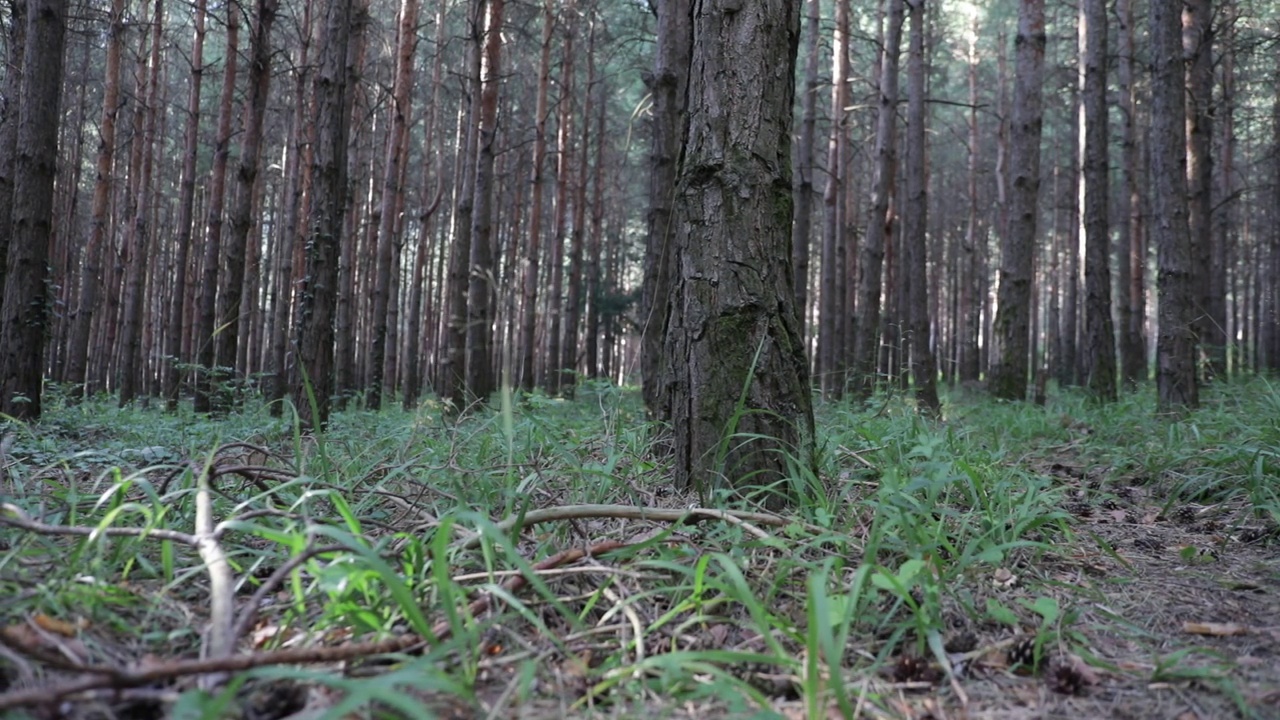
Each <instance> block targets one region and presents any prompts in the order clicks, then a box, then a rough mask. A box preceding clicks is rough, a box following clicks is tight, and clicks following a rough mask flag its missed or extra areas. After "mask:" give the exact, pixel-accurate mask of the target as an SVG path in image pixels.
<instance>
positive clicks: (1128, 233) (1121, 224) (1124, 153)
mask: <svg viewBox="0 0 1280 720" xmlns="http://www.w3.org/2000/svg"><path fill="white" fill-rule="evenodd" d="M1115 13H1116V21H1117V22H1116V26H1117V29H1118V30H1119V32H1118V33H1117V39H1116V55H1117V58H1116V60H1117V63H1116V80H1117V83H1118V88H1117V93H1118V95H1119V99H1120V103H1119V105H1120V122H1121V125H1120V127H1121V134H1120V147H1121V151H1120V152H1121V172H1120V188H1119V191H1118V192H1117V193H1116V200H1117V201H1118V202H1117V204H1116V218H1117V219H1118V222H1117V223H1116V246H1117V249H1118V251H1119V252H1117V254H1116V258H1117V262H1116V281H1117V282H1116V286H1117V288H1118V289H1119V292H1120V297H1119V298H1118V302H1117V303H1116V305H1117V308H1118V309H1119V313H1118V315H1119V317H1118V320H1119V323H1120V377H1121V379H1122V380H1123V382H1124V385H1125V387H1127V388H1133V387H1136V386H1137V384H1138V383H1139V382H1141V381H1142V380H1144V379H1146V375H1147V372H1146V367H1147V362H1146V348H1145V347H1144V345H1145V343H1144V342H1143V339H1142V317H1141V315H1140V314H1138V309H1137V308H1135V307H1134V302H1133V294H1132V291H1131V288H1132V286H1133V278H1134V274H1135V271H1136V272H1137V273H1138V276H1139V277H1141V272H1142V268H1141V267H1135V260H1137V261H1139V262H1141V261H1142V260H1144V253H1142V252H1141V244H1142V239H1141V237H1140V234H1139V233H1138V227H1137V223H1136V221H1135V213H1136V212H1137V211H1138V210H1139V206H1140V201H1139V200H1138V197H1137V193H1138V192H1139V189H1138V164H1139V163H1138V118H1137V116H1136V114H1137V106H1136V103H1135V98H1134V93H1135V91H1134V79H1133V66H1134V63H1135V58H1134V47H1133V0H1116V4H1115ZM1135 248H1136V251H1135ZM1140 290H1141V288H1140Z"/></svg>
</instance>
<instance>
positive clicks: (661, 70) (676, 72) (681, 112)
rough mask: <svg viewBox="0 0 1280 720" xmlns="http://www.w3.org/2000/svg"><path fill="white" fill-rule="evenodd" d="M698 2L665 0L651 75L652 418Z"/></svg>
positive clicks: (648, 403)
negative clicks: (694, 5) (672, 220)
mask: <svg viewBox="0 0 1280 720" xmlns="http://www.w3.org/2000/svg"><path fill="white" fill-rule="evenodd" d="M693 2H694V0H662V1H661V2H658V3H655V7H656V11H657V16H658V17H657V35H658V36H657V42H656V44H655V46H654V53H653V74H652V75H651V76H650V77H649V78H647V84H648V86H649V92H650V93H652V94H653V111H652V114H651V116H652V123H653V125H652V129H651V134H650V137H651V141H650V143H651V144H650V146H649V213H648V216H647V217H646V218H645V220H646V222H645V230H646V235H645V247H644V288H643V298H642V301H641V309H640V317H641V331H642V333H643V335H642V336H641V340H640V377H641V379H642V380H643V383H644V405H645V407H646V408H647V409H648V411H649V414H650V416H653V417H667V416H668V415H669V414H670V412H671V410H670V408H667V407H664V406H663V405H662V403H663V402H664V401H665V399H666V398H667V397H668V393H667V389H666V388H664V387H663V386H662V378H663V377H664V376H665V375H666V372H667V371H666V368H665V363H664V362H663V361H664V359H665V358H664V356H663V346H664V343H665V338H666V333H667V327H666V322H667V304H666V303H667V300H668V296H669V295H670V287H671V273H672V265H673V264H674V263H673V258H672V256H671V252H670V249H671V242H672V233H673V232H674V227H673V226H672V225H671V212H672V205H673V203H674V200H675V187H676V173H677V171H678V166H677V162H678V161H679V155H680V143H681V133H682V132H683V131H684V119H685V108H686V107H687V103H688V98H687V97H686V87H687V84H688V81H689V77H688V68H689V57H690V53H691V51H692V47H693V34H692V33H693V28H692V25H691V22H692V16H691V14H690V13H691V8H692V6H693Z"/></svg>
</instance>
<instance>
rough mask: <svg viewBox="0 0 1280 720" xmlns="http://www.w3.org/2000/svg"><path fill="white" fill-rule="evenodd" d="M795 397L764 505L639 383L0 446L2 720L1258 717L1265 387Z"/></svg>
mask: <svg viewBox="0 0 1280 720" xmlns="http://www.w3.org/2000/svg"><path fill="white" fill-rule="evenodd" d="M1153 394H1154V393H1153V391H1152V390H1151V389H1150V388H1143V389H1141V390H1140V391H1139V392H1137V393H1133V394H1129V395H1126V396H1125V397H1123V398H1122V399H1121V401H1120V402H1118V403H1115V404H1113V405H1108V406H1097V405H1094V404H1091V403H1089V402H1088V401H1086V400H1085V399H1084V398H1083V397H1081V396H1080V395H1078V394H1076V393H1075V392H1072V391H1061V392H1053V393H1051V394H1050V399H1049V402H1048V404H1047V405H1046V406H1045V407H1036V406H1033V405H1021V404H1008V403H998V402H995V401H992V400H990V399H989V398H987V397H985V396H984V395H982V394H981V393H980V392H978V391H975V390H970V391H953V392H952V393H951V394H950V396H949V397H948V398H947V399H946V404H945V408H944V412H945V416H944V418H943V420H941V421H939V422H929V421H924V420H921V419H919V418H917V417H916V416H915V415H914V413H913V411H912V408H911V403H910V402H909V401H907V400H906V399H904V398H902V397H899V396H894V395H891V396H880V397H877V398H875V399H874V400H873V401H872V402H870V403H868V404H866V405H859V406H851V405H849V404H847V403H824V404H822V405H821V406H820V407H819V409H818V418H819V423H818V424H819V433H820V437H819V440H820V472H819V476H818V477H812V476H808V477H805V476H801V477H798V478H795V479H794V480H793V487H792V492H793V494H794V495H795V496H796V497H798V498H799V502H797V503H796V504H795V505H794V506H793V508H792V509H791V510H789V511H788V512H787V513H785V514H782V515H772V514H769V513H765V512H763V511H762V510H760V509H759V508H756V507H752V506H751V505H750V504H749V503H746V502H743V501H730V500H728V499H726V498H725V497H724V496H721V495H717V494H715V493H711V494H710V495H709V496H708V495H702V494H699V493H697V492H693V491H687V492H686V491H678V490H675V489H673V488H671V487H670V484H669V482H668V481H667V474H666V472H665V468H664V465H663V462H662V460H661V459H660V458H657V457H655V456H654V455H653V454H652V453H651V452H650V450H649V446H650V442H651V437H652V436H651V433H652V432H653V430H654V428H653V427H652V426H650V425H648V424H647V423H645V421H644V416H643V412H642V409H641V408H640V406H639V400H638V397H637V393H635V392H633V391H629V390H620V389H617V388H613V387H609V386H605V385H600V384H587V385H584V386H583V387H581V388H579V390H578V393H577V399H575V400H571V401H562V400H551V399H548V398H546V397H543V396H540V395H533V396H528V397H522V398H518V399H515V400H512V399H510V398H506V399H504V400H503V401H502V402H498V403H495V407H493V408H490V409H482V410H478V411H476V412H473V413H471V414H469V415H468V416H467V417H466V418H465V419H464V420H462V421H460V422H454V421H447V420H445V419H442V417H441V413H440V408H438V407H432V406H430V405H427V406H424V407H423V408H421V409H420V410H418V411H417V412H404V411H401V410H384V411H383V412H381V413H370V412H365V411H357V410H350V411H346V412H343V413H340V414H338V415H337V416H336V418H335V420H334V423H333V425H332V427H331V428H330V429H329V431H328V432H327V433H325V434H324V435H322V436H317V437H310V436H305V435H302V434H299V433H297V432H296V430H295V428H294V426H293V425H292V424H291V423H290V422H289V421H288V420H287V419H278V418H273V417H271V416H270V415H269V414H268V412H267V409H266V408H265V407H263V406H261V405H260V404H259V403H257V402H256V401H255V400H253V399H248V400H247V401H246V402H245V404H244V406H243V408H242V409H241V410H240V411H239V412H236V413H233V414H232V415H229V416H227V417H225V418H221V419H217V420H212V419H208V418H205V417H199V416H196V415H194V414H192V413H191V412H190V410H189V409H187V410H184V411H182V412H180V413H178V414H176V415H166V414H163V413H161V412H159V411H158V410H148V409H139V408H131V409H124V410H118V409H115V408H114V405H113V404H111V403H110V402H109V401H108V400H107V399H101V400H95V401H92V402H86V403H81V404H77V405H73V404H69V403H64V402H59V401H57V399H56V398H55V399H54V400H53V401H52V402H50V403H49V404H48V407H49V409H47V410H46V417H45V419H44V420H43V421H42V422H41V423H39V424H38V425H34V426H17V425H10V426H9V427H8V428H7V429H3V426H0V430H3V432H0V503H3V504H4V505H3V508H2V509H0V717H18V718H21V717H32V718H53V717H69V718H90V717H93V718H151V717H178V718H224V717H244V718H252V719H255V720H258V719H263V720H265V719H267V718H285V717H288V718H346V717H413V718H426V717H441V718H530V719H542V718H579V717H582V718H586V717H617V718H623V717H628V718H631V717H635V718H698V719H699V720H709V719H711V718H720V717H724V718H730V717H735V718H737V717H755V718H788V719H789V718H827V717H833V718H834V717H844V718H850V717H866V718H912V719H916V720H923V719H924V718H934V719H936V720H941V719H943V718H975V719H976V718H992V719H994V718H1009V719H1016V718H1063V719H1064V720H1065V719H1067V718H1072V719H1076V718H1135V719H1137V718H1164V719H1169V720H1190V719H1192V718H1233V717H1240V718H1264V719H1265V718H1280V388H1276V387H1273V386H1272V385H1270V384H1269V383H1268V382H1267V381H1265V380H1262V379H1256V378H1255V379H1247V380H1241V381H1237V382H1232V383H1220V384H1218V385H1215V386H1214V387H1212V388H1210V389H1208V390H1207V391H1206V392H1205V393H1204V405H1203V407H1202V408H1201V409H1200V410H1198V411H1196V412H1194V413H1192V414H1191V415H1189V416H1187V417H1185V418H1181V419H1176V420H1171V419H1161V418H1157V417H1156V416H1155V413H1154V403H1153V402H1152V401H1153V398H1152V397H1151V396H1152V395H1153Z"/></svg>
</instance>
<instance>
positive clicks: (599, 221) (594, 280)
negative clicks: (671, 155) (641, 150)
mask: <svg viewBox="0 0 1280 720" xmlns="http://www.w3.org/2000/svg"><path fill="white" fill-rule="evenodd" d="M605 89H606V86H605V85H604V84H603V83H602V84H601V87H600V89H599V91H598V92H599V94H598V96H597V97H598V98H599V99H598V101H597V102H598V104H599V106H600V109H599V110H597V111H596V133H595V134H596V165H595V168H594V169H593V171H592V187H591V231H590V232H591V234H590V236H589V237H590V239H589V240H588V242H587V298H588V301H589V302H590V305H589V309H588V312H587V331H586V341H587V347H586V368H587V377H589V378H592V379H595V378H597V377H600V372H601V369H600V300H601V287H602V282H601V275H602V273H604V268H603V267H601V266H600V257H601V253H602V251H603V246H604V213H605V205H604V200H605V187H604V168H605V162H606V161H607V160H608V143H607V142H606V141H605V135H604V133H605V128H606V126H607V123H608V114H609V103H607V102H604V99H605V98H607V97H608V93H606V92H605Z"/></svg>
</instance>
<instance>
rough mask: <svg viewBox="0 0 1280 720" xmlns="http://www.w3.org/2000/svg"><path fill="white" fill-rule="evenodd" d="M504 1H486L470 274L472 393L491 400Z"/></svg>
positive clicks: (469, 379)
mask: <svg viewBox="0 0 1280 720" xmlns="http://www.w3.org/2000/svg"><path fill="white" fill-rule="evenodd" d="M505 9H506V2H505V0H487V11H486V14H485V24H484V54H483V56H482V58H481V63H480V112H479V114H478V117H477V118H476V121H477V128H476V130H477V135H478V136H479V137H478V139H479V146H478V147H477V149H476V173H475V189H474V192H475V206H474V207H475V210H474V213H473V214H472V216H471V272H470V277H469V283H468V287H467V393H468V394H469V395H470V396H471V397H474V398H476V399H478V400H481V401H485V400H488V398H489V395H490V394H492V393H493V390H494V384H495V383H494V376H493V357H492V354H491V353H492V350H493V307H494V298H493V296H494V286H495V284H496V283H497V278H496V277H495V272H494V271H495V270H496V267H495V265H494V261H493V245H494V237H493V195H494V177H493V158H494V154H495V148H494V145H495V142H496V140H497V125H498V88H499V84H500V83H501V76H502V27H503V13H504V11H505Z"/></svg>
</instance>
